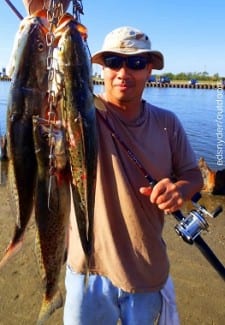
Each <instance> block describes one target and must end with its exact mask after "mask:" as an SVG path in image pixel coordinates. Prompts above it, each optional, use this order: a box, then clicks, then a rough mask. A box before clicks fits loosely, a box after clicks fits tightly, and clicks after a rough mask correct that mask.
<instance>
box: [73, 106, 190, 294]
mask: <svg viewBox="0 0 225 325" xmlns="http://www.w3.org/2000/svg"><path fill="white" fill-rule="evenodd" d="M102 105H103V103H101V104H100V106H101V107H100V114H102V115H103V116H104V117H105V118H106V119H107V120H108V122H109V124H110V125H111V127H113V129H114V130H115V132H116V133H117V134H118V135H119V136H120V138H121V140H122V141H123V142H125V143H126V145H127V146H128V147H129V148H130V150H131V151H132V152H133V153H134V154H135V156H136V157H137V158H138V160H139V161H140V162H141V164H142V165H143V166H144V168H145V169H146V170H147V171H148V172H149V174H150V175H151V176H152V177H153V178H154V179H156V180H160V179H162V178H164V177H171V176H173V175H174V174H175V175H176V176H177V177H180V176H181V175H182V173H184V172H185V171H187V170H189V169H192V168H196V158H195V155H194V153H193V150H192V149H191V147H190V144H189V142H188V140H187V137H186V134H185V132H184V130H183V128H182V126H181V124H180V122H179V120H178V119H177V117H176V116H175V115H174V114H173V113H172V112H169V111H166V110H163V109H160V108H157V107H154V106H152V105H150V104H149V103H145V104H144V110H143V113H142V115H141V116H140V117H139V118H138V119H137V120H136V121H133V122H132V123H125V122H123V121H121V120H120V119H119V118H118V116H117V115H116V114H115V113H114V112H112V111H109V110H107V111H106V110H102ZM96 106H97V107H98V106H99V104H96ZM97 124H98V137H99V147H98V162H97V183H96V197H95V215H94V229H93V252H92V256H91V259H90V265H89V268H90V272H91V273H97V274H100V275H104V276H106V277H108V278H109V279H110V280H111V281H112V283H113V284H114V285H116V286H117V287H119V288H121V289H123V290H125V291H127V292H147V291H155V290H159V289H161V288H162V287H163V285H164V283H165V281H166V279H167V277H168V273H169V261H168V257H167V252H166V245H165V243H164V241H163V239H162V229H163V224H164V215H163V212H162V211H160V210H159V209H158V208H157V206H156V205H153V204H151V203H150V200H149V198H148V197H146V196H144V195H142V194H140V193H139V188H140V187H141V186H148V181H147V180H146V179H145V177H144V176H143V174H142V172H140V170H139V169H138V168H137V166H136V165H135V164H134V162H133V161H131V160H130V159H129V158H128V155H127V152H126V151H125V150H124V148H122V147H121V145H120V144H118V142H117V141H116V140H115V139H114V138H113V137H112V136H111V132H110V131H109V129H108V128H107V126H106V125H105V124H104V122H103V121H102V120H101V119H100V118H99V116H98V114H97ZM68 264H69V265H70V266H71V267H72V269H73V270H74V271H76V272H84V271H85V266H84V265H85V257H84V254H83V250H82V248H81V244H80V239H79V235H78V231H77V226H76V221H75V216H74V210H72V213H71V225H70V233H69V249H68Z"/></svg>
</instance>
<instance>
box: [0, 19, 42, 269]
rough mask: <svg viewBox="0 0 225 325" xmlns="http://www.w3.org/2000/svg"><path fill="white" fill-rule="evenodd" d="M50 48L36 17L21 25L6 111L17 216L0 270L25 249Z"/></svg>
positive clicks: (12, 199) (10, 176)
mask: <svg viewBox="0 0 225 325" xmlns="http://www.w3.org/2000/svg"><path fill="white" fill-rule="evenodd" d="M46 60H47V47H46V41H45V31H44V27H43V26H42V25H41V24H40V21H39V20H38V19H37V18H36V17H29V18H27V19H25V20H24V21H22V23H21V25H20V29H19V32H18V34H17V37H16V39H15V43H14V50H13V53H12V60H11V68H10V72H11V77H12V82H11V86H10V91H9V98H8V111H7V154H8V157H9V167H8V192H9V202H10V205H11V208H12V213H13V214H14V215H15V216H16V225H15V230H14V235H13V237H12V240H11V242H10V244H9V245H8V247H7V249H6V251H5V254H4V256H3V258H2V260H1V262H0V268H1V267H2V266H3V265H4V264H5V263H6V262H7V260H8V259H9V258H10V257H11V256H12V255H14V254H15V253H16V252H17V251H18V250H19V249H20V248H21V246H22V241H23V237H24V233H25V230H26V226H27V224H28V222H29V219H30V216H31V213H32V209H33V199H34V189H35V182H36V171H37V164H36V157H35V151H34V142H33V135H32V116H33V115H34V114H40V112H41V110H42V109H43V107H44V106H45V105H46V89H47V70H46Z"/></svg>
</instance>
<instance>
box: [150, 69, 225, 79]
mask: <svg viewBox="0 0 225 325" xmlns="http://www.w3.org/2000/svg"><path fill="white" fill-rule="evenodd" d="M154 76H155V77H156V79H157V78H160V77H162V75H154ZM164 76H166V77H168V78H169V79H170V80H171V81H173V80H182V81H189V80H192V79H195V80H198V81H209V82H213V81H218V80H221V79H222V80H223V79H225V77H221V76H219V74H218V73H215V74H214V75H212V76H210V75H209V73H208V72H206V71H204V72H188V73H185V72H180V73H178V74H174V73H172V72H169V73H165V74H164Z"/></svg>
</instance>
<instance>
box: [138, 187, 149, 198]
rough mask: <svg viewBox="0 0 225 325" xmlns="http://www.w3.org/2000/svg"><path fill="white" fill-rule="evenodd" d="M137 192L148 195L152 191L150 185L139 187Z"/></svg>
mask: <svg viewBox="0 0 225 325" xmlns="http://www.w3.org/2000/svg"><path fill="white" fill-rule="evenodd" d="M139 192H140V193H141V194H143V195H146V196H149V195H150V194H151V193H152V188H151V187H149V186H148V187H140V189H139Z"/></svg>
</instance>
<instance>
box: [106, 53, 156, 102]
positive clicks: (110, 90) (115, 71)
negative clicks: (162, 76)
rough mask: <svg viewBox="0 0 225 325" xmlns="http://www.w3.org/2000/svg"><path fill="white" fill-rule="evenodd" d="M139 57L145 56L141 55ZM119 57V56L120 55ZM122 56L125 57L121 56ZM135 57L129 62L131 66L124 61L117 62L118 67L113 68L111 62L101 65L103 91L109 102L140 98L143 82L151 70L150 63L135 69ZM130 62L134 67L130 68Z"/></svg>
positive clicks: (130, 100)
mask: <svg viewBox="0 0 225 325" xmlns="http://www.w3.org/2000/svg"><path fill="white" fill-rule="evenodd" d="M141 57H142V58H146V57H145V56H143V55H142V56H141ZM119 58H121V56H120V57H119ZM123 58H126V57H125V56H123ZM136 58H137V57H136V56H135V57H134V62H131V67H130V64H129V63H128V64H127V63H126V62H122V64H120V65H121V66H119V64H117V65H118V66H119V67H118V68H117V67H115V68H114V66H113V64H112V65H111V64H109V65H110V66H106V65H104V66H103V71H104V81H105V93H106V95H107V99H108V100H109V101H110V102H112V103H114V104H119V103H121V104H122V103H124V104H125V103H128V102H132V101H136V100H140V99H141V97H142V93H143V90H144V87H145V83H146V81H147V80H148V78H149V75H150V73H151V70H152V64H151V63H146V64H143V65H142V66H143V68H141V69H137V68H135V59H136ZM139 58H140V56H139ZM132 64H134V68H132ZM137 64H138V62H137ZM115 66H116V65H115ZM140 67H141V66H140Z"/></svg>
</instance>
